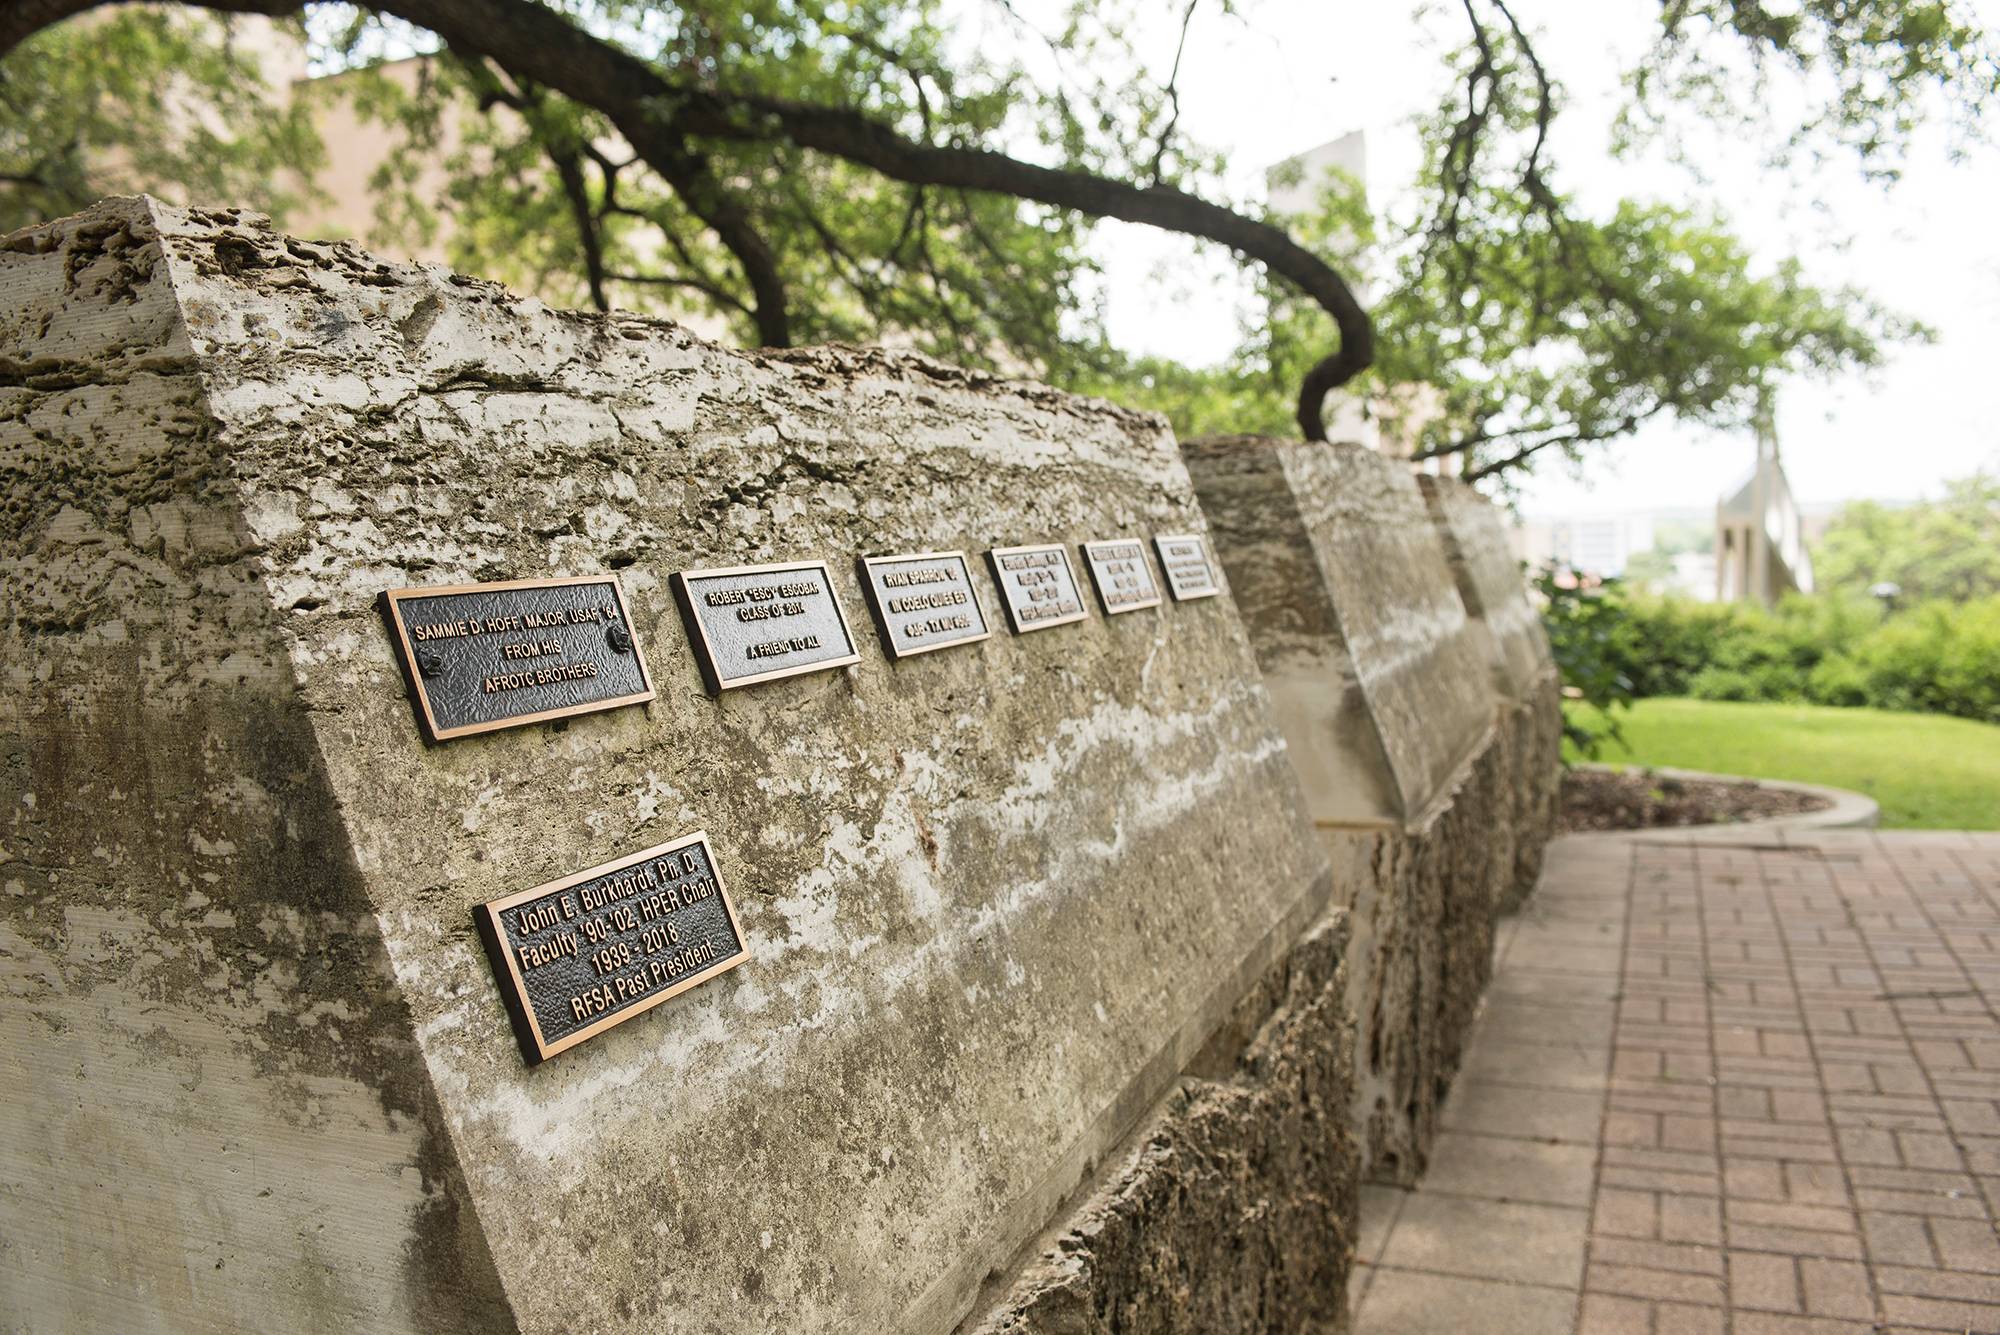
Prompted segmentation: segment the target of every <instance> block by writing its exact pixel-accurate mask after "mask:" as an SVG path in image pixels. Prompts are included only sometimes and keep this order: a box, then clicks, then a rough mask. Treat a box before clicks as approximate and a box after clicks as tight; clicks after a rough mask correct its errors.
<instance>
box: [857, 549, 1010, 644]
mask: <svg viewBox="0 0 2000 1335" xmlns="http://www.w3.org/2000/svg"><path fill="white" fill-rule="evenodd" d="M861 587H862V588H863V589H865V590H866V591H867V593H868V605H869V607H870V608H872V609H873V610H874V612H875V624H876V625H877V626H878V627H880V629H881V631H882V644H883V646H884V647H885V648H887V649H888V651H889V656H890V657H891V658H908V657H909V656H910V655H912V654H925V653H929V652H930V651H931V650H933V649H949V648H951V646H953V645H955V644H972V643H974V642H976V641H978V640H983V639H985V638H986V637H987V636H988V635H990V634H992V633H993V632H992V630H991V629H990V628H989V627H988V626H987V624H986V610H985V609H984V608H982V607H981V606H980V605H979V594H978V593H977V592H976V591H975V590H974V589H973V587H972V567H971V566H970V565H969V564H968V563H967V562H966V559H965V553H964V552H923V553H920V554H917V555H913V556H864V557H862V558H861Z"/></svg>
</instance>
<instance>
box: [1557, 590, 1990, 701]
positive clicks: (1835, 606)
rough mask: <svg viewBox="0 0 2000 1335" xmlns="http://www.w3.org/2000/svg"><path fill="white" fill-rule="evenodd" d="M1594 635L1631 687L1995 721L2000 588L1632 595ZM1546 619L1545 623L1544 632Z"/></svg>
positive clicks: (1636, 691)
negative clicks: (1733, 600) (1724, 596)
mask: <svg viewBox="0 0 2000 1335" xmlns="http://www.w3.org/2000/svg"><path fill="white" fill-rule="evenodd" d="M1616 605H1617V607H1618V610H1619V613H1620V615H1621V617H1622V620H1623V624H1622V626H1620V627H1619V628H1618V629H1617V631H1616V632H1615V633H1607V634H1606V635H1604V636H1603V637H1602V643H1603V644H1605V645H1606V646H1608V648H1609V649H1610V651H1611V652H1612V653H1613V654H1614V655H1615V662H1614V663H1613V664H1612V665H1611V666H1610V669H1609V670H1612V671H1615V672H1616V673H1617V674H1619V675H1622V676H1623V677H1625V678H1626V679H1627V680H1628V681H1629V682H1630V683H1631V688H1632V694H1633V695H1634V696H1637V697H1641V698H1643V697H1647V696H1692V697H1694V698H1695V699H1699V700H1736V701H1772V702H1791V703H1810V704H1823V705H1848V706H1857V705H1868V706H1872V707H1875V708H1878V709H1893V710H1902V711H1916V712H1922V713H1934V714H1954V715H1957V716H1959V717H1961V718H1970V719H1978V720H1981V721H1985V722H2000V595H1992V596H1989V597H1986V598H1982V599H1977V600H1974V601H1972V602H1968V603H1958V604H1953V603H1944V602H1932V603H1923V604H1919V605H1918V606H1915V607H1912V608H1908V609H1906V610H1903V611H1899V612H1896V613H1894V614H1892V615H1888V616H1887V617H1885V616H1884V613H1883V611H1882V608H1881V606H1880V604H1878V603H1876V602H1875V601H1874V600H1872V599H1868V598H1863V597H1853V596H1843V595H1838V594H1822V595H1819V596H1817V597H1810V598H1808V597H1796V596H1795V597H1792V598H1789V599H1787V600H1785V601H1784V602H1783V603H1781V604H1780V605H1779V606H1778V607H1777V608H1775V609H1773V610H1770V611H1766V610H1764V609H1763V608H1760V607H1754V606H1746V605H1742V604H1706V603H1694V602H1688V601H1686V600H1683V599H1678V598H1657V597H1633V598H1624V599H1620V600H1618V602H1617V604H1616ZM1554 633H1555V631H1554V625H1553V623H1552V625H1551V634H1552V635H1553V634H1554Z"/></svg>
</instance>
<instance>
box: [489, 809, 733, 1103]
mask: <svg viewBox="0 0 2000 1335" xmlns="http://www.w3.org/2000/svg"><path fill="white" fill-rule="evenodd" d="M472 916H473V918H474V919H475V920H476V921H477V922H478V924H479V934H480V935H481V936H482V937H484V938H485V940H486V950H487V953H488V954H489V955H491V956H492V959H493V973H494V976H495V977H496V978H498V979H499V980H500V992H501V995H502V996H503V997H504V998H505V1000H506V1002H507V1011H508V1014H509V1015H511V1016H512V1017H513V1021H514V1036H515V1037H516V1038H518V1039H520V1041H521V1053H522V1055H523V1056H525V1057H526V1058H527V1059H528V1064H529V1065H530V1066H532V1065H534V1064H535V1063H537V1062H541V1061H546V1060H548V1059H549V1058H550V1057H553V1056H555V1055H556V1054H557V1053H558V1052H561V1051H563V1050H565V1049H567V1048H573V1047H575V1046H576V1045H577V1044H579V1043H581V1042H583V1040H585V1039H586V1038H591V1037H594V1036H595V1035H598V1034H601V1033H603V1032H604V1031H605V1030H607V1029H609V1028H611V1027H612V1026H613V1025H617V1024H623V1023H625V1021H627V1020H629V1019H631V1018H632V1017H633V1016H635V1015H638V1014H640V1013H642V1012H644V1011H649V1010H651V1009H652V1008H653V1007H655V1006H657V1005H659V1004H660V1003H661V1002H663V1001H665V1000H666V999H667V998H669V997H671V996H674V995H676V994H678V993H681V992H685V991H687V990H688V989H689V988H691V987H693V986H695V985H696V984H698V983H705V982H707V981H708V980H709V979H711V978H714V977H715V976H716V975H718V974H723V973H727V972H728V971H729V970H731V969H733V968H735V967H736V966H737V965H739V964H741V963H743V962H744V961H745V960H747V959H749V958H750V955H749V952H748V950H747V949H746V948H745V946H744V944H743V929H742V927H741V926H740V925H738V923H737V921H736V906H735V905H733V904H731V903H730V902H729V892H728V891H726V890H724V889H723V888H722V873H721V872H719V871H717V870H716V867H715V858H714V856H713V855H712V854H711V853H710V852H709V849H708V836H707V835H706V834H705V833H700V832H697V833H694V834H690V835H686V836H684V837H682V838H679V839H676V840H674V841H673V842H672V843H670V844H661V845H660V846H659V847H657V848H649V849H647V850H646V851H645V852H643V853H634V854H632V855H631V856H630V857H623V858H619V859H618V860H617V861H616V862H607V863H604V864H603V865H602V866H598V867H592V868H591V869H590V870H589V871H580V872H578V873H576V875H574V876H565V877H563V878H562V879H561V880H559V881H550V882H549V883H548V884H546V885H538V886H536V887H535V888H534V889H532V890H523V891H521V892H520V893H519V894H512V895H507V896H505V897H504V898H501V899H496V900H493V901H492V902H491V903H487V904H481V905H480V906H479V907H478V908H476V909H474V910H473V914H472Z"/></svg>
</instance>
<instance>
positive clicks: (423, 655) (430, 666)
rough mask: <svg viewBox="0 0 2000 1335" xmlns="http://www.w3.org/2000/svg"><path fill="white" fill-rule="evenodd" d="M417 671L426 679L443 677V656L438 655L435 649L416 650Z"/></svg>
mask: <svg viewBox="0 0 2000 1335" xmlns="http://www.w3.org/2000/svg"><path fill="white" fill-rule="evenodd" d="M417 671H419V672H421V673H423V674H424V675H425V676H426V677H442V676H443V675H444V655H443V654H440V653H438V652H437V650H435V649H419V650H417Z"/></svg>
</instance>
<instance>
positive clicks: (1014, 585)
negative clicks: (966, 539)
mask: <svg viewBox="0 0 2000 1335" xmlns="http://www.w3.org/2000/svg"><path fill="white" fill-rule="evenodd" d="M986 559H987V560H989V561H991V562H992V563H993V581H994V583H996V584H998V585H999V586H1000V601H1001V602H1002V603H1005V604H1006V606H1007V619H1008V620H1009V621H1010V622H1012V623H1013V625H1014V633H1015V634H1016V635H1026V634H1027V633H1028V632H1029V631H1031V630H1047V629H1048V628H1049V627H1051V626H1066V625H1068V624H1069V623H1070V622H1072V621H1081V620H1083V619H1084V618H1085V617H1087V616H1089V615H1090V612H1089V610H1088V609H1086V608H1085V607H1084V605H1083V595H1082V594H1081V593H1079V592H1078V591H1077V587H1076V571H1075V570H1073V569H1072V568H1071V567H1070V563H1069V553H1068V552H1067V551H1065V550H1064V549H1063V548H1062V547H1061V546H1060V545H1058V544H1055V543H1045V544H1043V545H1041V546H1038V547H995V548H994V549H993V550H992V551H990V552H988V553H987V554H986Z"/></svg>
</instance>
